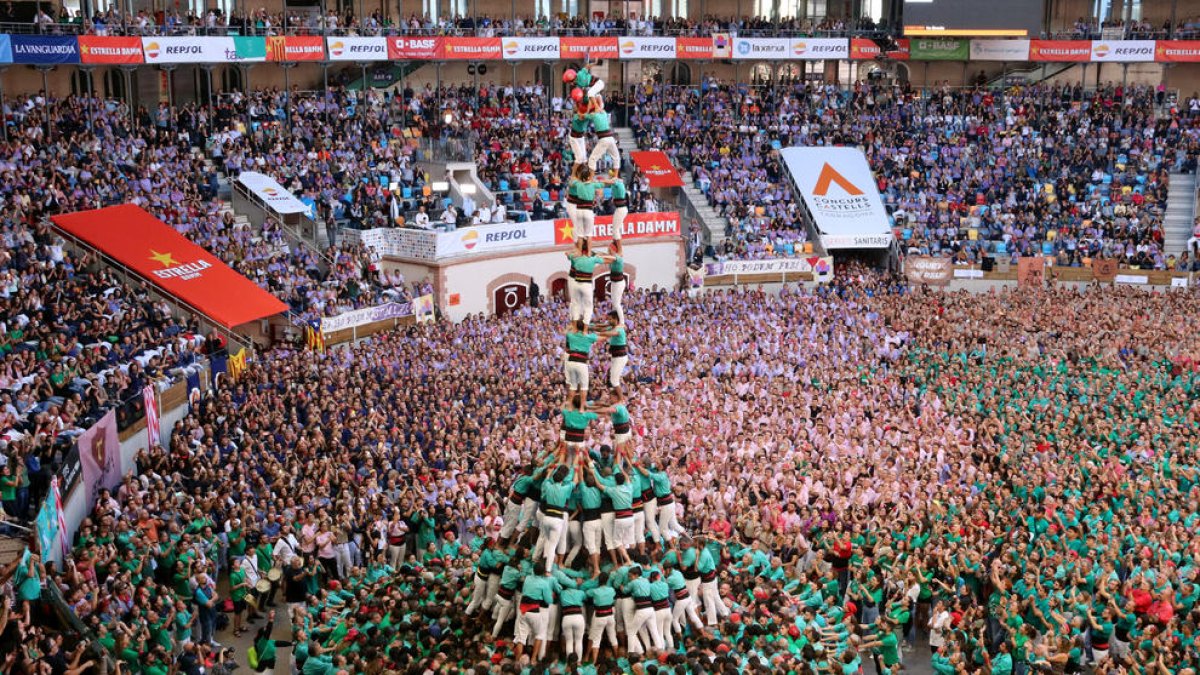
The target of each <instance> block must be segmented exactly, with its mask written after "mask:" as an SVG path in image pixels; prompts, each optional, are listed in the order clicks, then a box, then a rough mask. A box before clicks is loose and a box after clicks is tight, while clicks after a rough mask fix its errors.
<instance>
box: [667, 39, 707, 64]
mask: <svg viewBox="0 0 1200 675" xmlns="http://www.w3.org/2000/svg"><path fill="white" fill-rule="evenodd" d="M712 57H713V41H712V38H706V37H681V38H675V58H679V59H711V58H712Z"/></svg>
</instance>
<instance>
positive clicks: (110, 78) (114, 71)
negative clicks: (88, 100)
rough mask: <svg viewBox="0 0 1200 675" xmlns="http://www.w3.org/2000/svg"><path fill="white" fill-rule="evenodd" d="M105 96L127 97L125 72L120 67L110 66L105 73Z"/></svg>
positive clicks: (114, 97)
mask: <svg viewBox="0 0 1200 675" xmlns="http://www.w3.org/2000/svg"><path fill="white" fill-rule="evenodd" d="M104 97H105V98H109V99H123V98H125V73H123V72H121V69H120V68H109V69H108V71H107V72H105V73H104Z"/></svg>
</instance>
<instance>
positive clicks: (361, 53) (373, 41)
mask: <svg viewBox="0 0 1200 675" xmlns="http://www.w3.org/2000/svg"><path fill="white" fill-rule="evenodd" d="M325 46H326V48H327V49H328V50H329V60H330V61H387V60H388V39H387V38H381V37H331V38H325Z"/></svg>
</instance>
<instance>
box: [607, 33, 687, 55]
mask: <svg viewBox="0 0 1200 675" xmlns="http://www.w3.org/2000/svg"><path fill="white" fill-rule="evenodd" d="M675 51H676V50H675V38H673V37H622V38H618V39H617V53H618V54H619V55H620V57H621V58H622V59H673V58H675Z"/></svg>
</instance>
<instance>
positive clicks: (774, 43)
mask: <svg viewBox="0 0 1200 675" xmlns="http://www.w3.org/2000/svg"><path fill="white" fill-rule="evenodd" d="M791 54H792V41H791V40H789V39H788V38H742V37H739V38H734V39H733V58H735V59H747V60H752V59H766V60H777V59H788V58H791Z"/></svg>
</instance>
